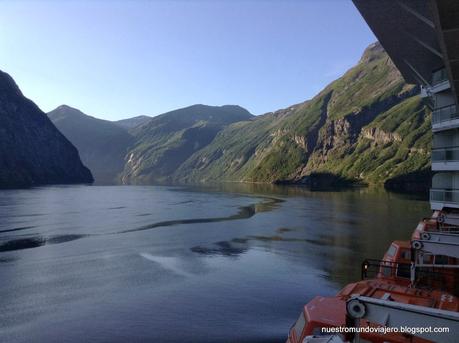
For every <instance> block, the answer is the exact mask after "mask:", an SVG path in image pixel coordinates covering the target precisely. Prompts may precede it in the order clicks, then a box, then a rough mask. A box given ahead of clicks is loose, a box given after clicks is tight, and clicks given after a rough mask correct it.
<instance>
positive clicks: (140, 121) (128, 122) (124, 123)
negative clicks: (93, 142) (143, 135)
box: [113, 116, 151, 130]
mask: <svg viewBox="0 0 459 343" xmlns="http://www.w3.org/2000/svg"><path fill="white" fill-rule="evenodd" d="M150 120H151V117H149V116H137V117H132V118H127V119H121V120H117V121H115V122H113V123H115V124H116V125H118V126H119V127H122V128H124V129H127V130H131V129H134V128H136V127H138V126H140V125H144V124H146V123H148V122H149V121H150Z"/></svg>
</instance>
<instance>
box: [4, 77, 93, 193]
mask: <svg viewBox="0 0 459 343" xmlns="http://www.w3.org/2000/svg"><path fill="white" fill-rule="evenodd" d="M92 181H93V178H92V175H91V172H90V171H89V170H88V169H87V168H86V167H85V166H84V165H83V164H82V163H81V160H80V158H79V156H78V151H77V149H76V148H75V147H74V146H73V145H72V144H71V143H70V142H69V141H68V140H67V139H66V138H65V137H64V136H63V135H62V134H61V133H60V132H59V130H58V129H56V127H55V126H54V125H53V124H52V122H51V121H50V120H49V119H48V118H47V116H46V114H45V113H43V112H42V111H41V110H40V109H39V108H38V106H37V105H35V104H34V103H33V102H32V101H30V100H29V99H27V98H25V97H24V95H23V94H22V93H21V91H20V90H19V88H18V86H17V85H16V83H15V82H14V80H13V79H12V78H11V77H10V76H9V75H8V74H6V73H4V72H2V71H0V188H14V187H28V186H34V185H43V184H67V183H91V182H92Z"/></svg>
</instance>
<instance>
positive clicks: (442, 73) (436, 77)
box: [432, 68, 448, 86]
mask: <svg viewBox="0 0 459 343" xmlns="http://www.w3.org/2000/svg"><path fill="white" fill-rule="evenodd" d="M446 80H448V73H447V72H446V68H441V69H439V70H436V71H434V72H433V73H432V86H435V85H438V84H439V83H442V82H444V81H446Z"/></svg>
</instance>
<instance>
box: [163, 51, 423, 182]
mask: <svg viewBox="0 0 459 343" xmlns="http://www.w3.org/2000/svg"><path fill="white" fill-rule="evenodd" d="M418 93H419V90H418V89H416V88H415V87H413V86H410V85H407V84H406V83H405V82H404V80H403V78H402V77H401V75H400V73H399V72H398V70H397V69H396V68H395V66H394V64H393V63H392V61H391V60H390V59H389V57H388V55H387V54H386V53H385V51H384V50H383V48H382V47H381V45H380V44H379V43H375V44H372V45H371V46H369V47H368V48H367V49H366V51H365V52H364V54H363V56H362V58H361V59H360V61H359V62H358V64H357V65H356V66H355V67H353V68H351V69H350V70H349V71H347V72H346V73H345V74H344V75H343V76H342V77H341V78H339V79H337V80H336V81H334V82H332V83H331V84H330V85H328V86H327V87H325V89H323V90H322V91H321V92H320V93H319V94H318V95H316V96H315V97H314V98H313V99H311V100H309V101H306V102H303V103H300V104H296V105H293V106H290V107H288V108H286V109H283V110H279V111H276V112H274V113H268V114H265V115H261V116H258V117H256V118H254V119H253V120H250V121H244V122H237V123H234V124H232V125H229V126H228V127H226V128H225V129H223V130H222V131H220V132H219V133H218V134H217V135H216V137H215V138H214V139H213V141H212V142H210V143H209V144H208V145H206V146H205V147H204V148H202V149H199V150H197V151H195V152H194V153H193V154H192V155H191V156H190V157H189V158H187V160H186V161H185V162H184V163H183V164H181V165H180V166H178V168H177V169H176V170H174V171H172V170H171V173H172V175H171V178H172V179H173V180H175V181H191V182H197V181H209V180H220V181H222V180H226V181H245V182H272V183H307V182H311V178H313V177H314V176H315V175H320V174H326V175H329V176H333V177H336V178H337V179H339V180H349V181H351V182H363V183H377V184H386V185H387V186H390V185H394V187H398V188H400V187H402V186H403V182H396V181H394V180H403V177H404V175H411V176H412V177H411V178H410V179H411V180H413V178H414V179H416V175H417V173H419V175H423V176H424V178H422V179H418V182H419V184H420V185H421V186H422V185H424V187H428V182H425V181H426V180H428V177H425V176H426V175H428V174H429V172H428V169H429V168H430V145H431V135H430V110H429V109H428V107H427V106H426V104H424V102H423V100H422V99H421V98H420V97H419V96H418V95H416V94H418ZM413 173H414V174H413Z"/></svg>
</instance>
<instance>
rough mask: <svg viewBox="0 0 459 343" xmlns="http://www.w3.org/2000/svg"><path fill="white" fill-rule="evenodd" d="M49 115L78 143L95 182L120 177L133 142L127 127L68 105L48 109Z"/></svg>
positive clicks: (55, 123)
mask: <svg viewBox="0 0 459 343" xmlns="http://www.w3.org/2000/svg"><path fill="white" fill-rule="evenodd" d="M48 117H49V118H50V119H51V121H52V122H53V123H54V125H56V127H57V128H58V129H59V130H60V131H61V132H62V133H63V134H64V136H65V137H67V139H68V140H70V141H71V142H72V143H73V144H74V145H75V146H76V147H77V149H78V151H79V153H80V156H81V159H82V161H83V163H84V164H85V165H86V166H88V168H89V169H90V170H91V172H92V173H93V175H94V178H95V180H96V182H99V183H110V182H114V181H116V180H117V179H118V175H119V174H120V173H121V172H122V171H123V168H124V157H125V156H126V153H127V151H128V148H129V147H130V146H131V145H132V144H133V142H134V138H133V137H132V136H131V135H130V134H129V133H128V132H127V130H126V129H124V128H122V127H119V126H118V125H116V124H115V123H113V122H110V121H107V120H101V119H97V118H94V117H91V116H88V115H86V114H84V113H82V112H81V111H79V110H77V109H75V108H72V107H70V106H66V105H62V106H59V107H58V108H56V109H55V110H53V111H51V112H49V113H48Z"/></svg>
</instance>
